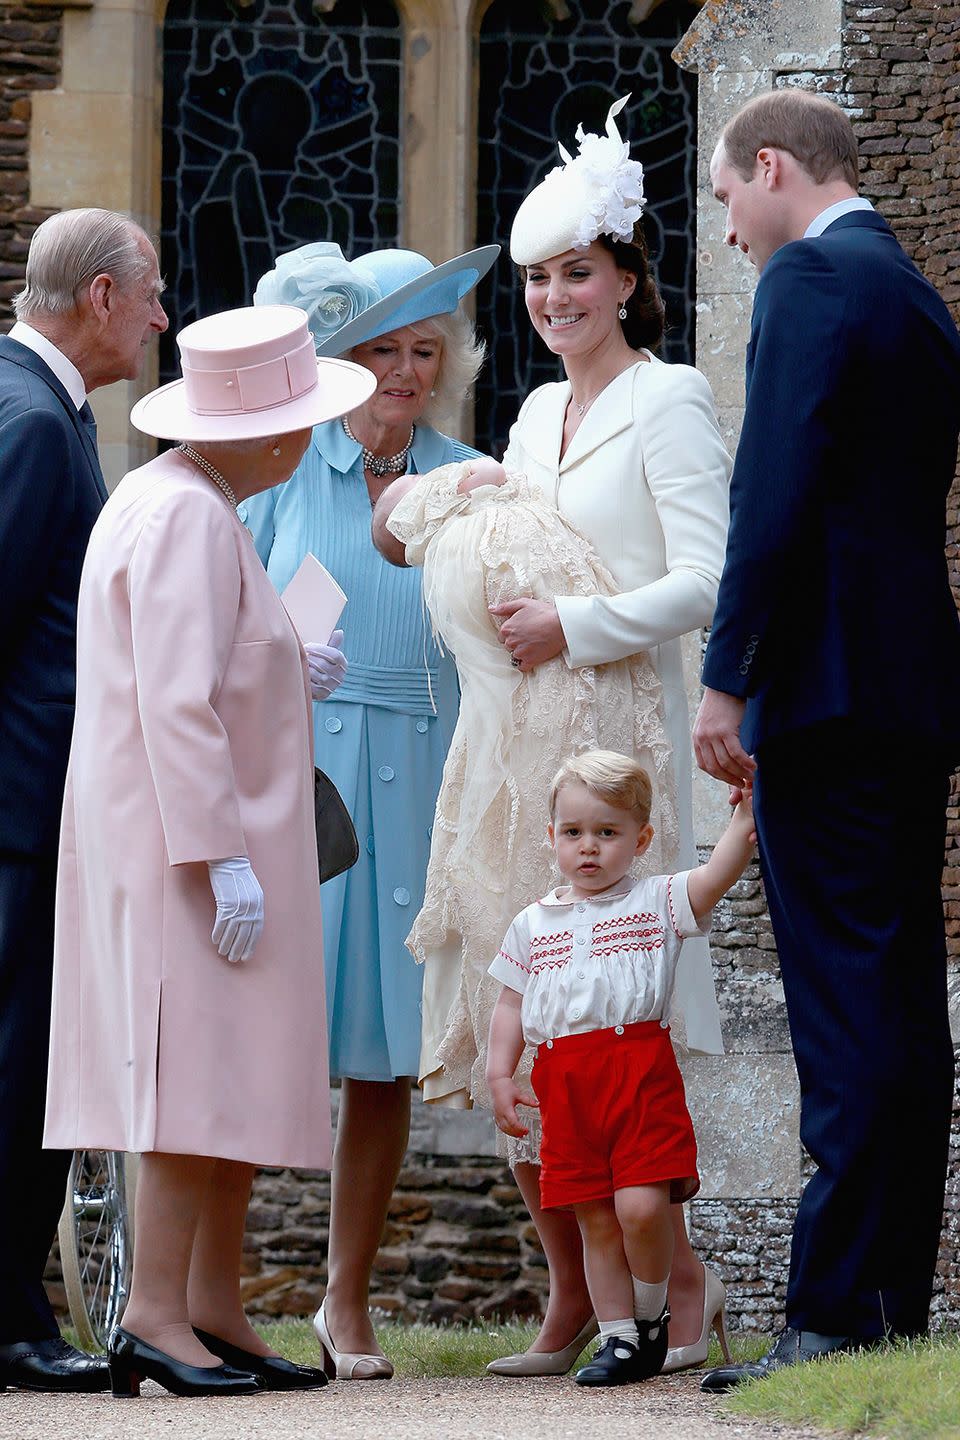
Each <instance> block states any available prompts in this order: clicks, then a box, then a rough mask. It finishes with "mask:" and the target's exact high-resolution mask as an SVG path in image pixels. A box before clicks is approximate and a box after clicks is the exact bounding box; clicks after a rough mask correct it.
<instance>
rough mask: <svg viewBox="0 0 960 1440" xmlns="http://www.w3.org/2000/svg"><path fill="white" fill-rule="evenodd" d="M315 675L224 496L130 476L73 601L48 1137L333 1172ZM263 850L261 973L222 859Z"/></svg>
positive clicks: (176, 476)
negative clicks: (218, 938) (220, 922)
mask: <svg viewBox="0 0 960 1440" xmlns="http://www.w3.org/2000/svg"><path fill="white" fill-rule="evenodd" d="M311 761H312V717H311V702H310V692H309V684H308V678H307V670H306V659H305V656H304V654H303V651H302V649H301V647H300V642H299V640H298V639H297V636H296V633H295V631H294V628H293V625H292V623H291V622H290V620H289V618H288V616H287V614H286V611H285V610H284V608H283V606H282V604H281V603H280V600H279V598H278V597H277V594H276V592H275V591H274V589H273V586H272V585H271V583H270V581H269V580H268V579H267V576H266V573H265V571H264V569H263V566H262V565H261V563H260V560H259V559H258V557H257V554H256V551H255V550H254V547H253V542H252V540H251V538H250V536H249V534H248V533H247V531H246V530H245V529H244V527H243V526H242V525H241V523H240V521H239V520H238V518H237V516H236V513H235V511H234V509H233V507H232V506H231V505H230V504H229V502H228V501H227V500H226V499H225V497H224V496H223V495H221V494H220V492H219V491H218V490H217V489H216V488H215V486H214V485H213V484H212V483H211V482H210V481H209V480H208V479H207V478H206V477H205V476H203V475H202V474H200V473H199V472H198V471H197V470H196V469H195V468H194V467H193V465H192V464H191V463H190V462H189V461H188V460H186V459H185V458H184V457H183V456H182V455H179V454H177V453H176V452H174V451H170V452H168V453H167V454H164V455H161V456H160V457H159V458H158V459H156V460H152V461H151V462H150V463H149V464H147V465H144V466H143V467H142V468H141V469H139V470H134V471H132V472H131V473H130V474H129V475H127V476H126V477H125V479H124V480H123V481H122V482H121V483H120V485H119V486H118V488H117V490H116V491H115V492H114V494H113V495H112V496H111V498H110V500H109V501H108V502H107V504H106V506H105V507H104V510H103V512H102V515H101V517H100V519H99V520H98V522H97V524H96V526H95V527H94V531H93V534H92V536H91V539H90V547H89V550H88V552H87V558H86V562H85V564H84V569H83V578H82V581H81V585H80V605H79V618H78V648H77V711H76V723H75V728H74V734H73V746H72V750H71V755H70V768H69V772H68V775H67V788H66V795H65V801H64V812H63V827H62V832H61V841H60V870H59V878H58V884H57V930H56V953H55V968H54V997H53V1019H52V1032H51V1041H50V1074H49V1085H48V1098H47V1119H46V1131H45V1137H44V1143H45V1145H47V1146H50V1147H55V1148H64V1149H74V1148H84V1147H86V1148H104V1149H112V1150H132V1151H144V1150H160V1151H168V1152H170V1153H175V1154H196V1155H216V1156H221V1157H223V1158H225V1159H231V1160H241V1161H248V1162H251V1163H253V1164H260V1165H296V1166H306V1167H309V1168H325V1167H327V1166H328V1165H329V1163H330V1106H329V1096H328V1085H327V1040H326V1020H325V1014H324V979H323V948H322V938H321V929H320V887H319V883H318V875H317V851H316V840H315V837H314V828H313V826H314V821H313V770H312V763H311ZM229 855H248V856H249V858H250V863H251V865H252V866H253V869H254V872H255V873H256V875H257V877H258V879H259V881H260V883H261V885H262V886H263V891H264V914H265V920H264V929H263V934H262V936H261V938H260V941H259V944H258V946H257V948H256V950H255V952H254V955H253V957H252V959H250V960H249V961H247V962H246V963H245V964H236V965H232V964H230V963H229V962H228V961H227V960H225V959H223V958H221V956H220V955H218V953H217V951H216V948H215V946H214V945H213V942H212V941H211V939H210V931H211V928H212V926H213V922H214V915H215V905H214V900H213V895H212V892H211V889H210V881H209V878H208V873H207V866H206V864H205V863H204V862H205V861H206V860H215V859H221V858H224V857H226V856H229Z"/></svg>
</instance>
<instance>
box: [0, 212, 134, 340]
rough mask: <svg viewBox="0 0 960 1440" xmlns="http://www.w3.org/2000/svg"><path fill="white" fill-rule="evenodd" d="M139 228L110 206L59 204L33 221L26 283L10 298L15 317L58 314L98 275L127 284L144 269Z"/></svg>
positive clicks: (77, 297) (29, 317)
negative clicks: (40, 219) (71, 207)
mask: <svg viewBox="0 0 960 1440" xmlns="http://www.w3.org/2000/svg"><path fill="white" fill-rule="evenodd" d="M142 236H143V231H142V230H141V229H140V227H139V225H137V224H136V223H135V221H133V220H132V219H131V218H130V217H129V216H128V215H120V214H118V213H117V212H116V211H114V210H97V209H93V208H91V209H85V210H61V211H60V213H59V214H58V215H51V216H50V218H49V220H44V221H43V223H42V224H41V225H38V226H37V229H36V231H35V232H34V236H33V239H32V240H31V241H30V250H29V253H28V255H27V275H26V285H25V287H24V289H23V290H21V291H20V294H19V295H17V297H16V298H15V300H14V302H13V309H14V313H15V314H16V317H17V319H18V320H26V321H29V320H30V319H31V317H33V316H40V315H63V314H65V313H67V312H68V311H70V310H73V309H74V308H75V306H76V304H77V301H78V299H79V297H80V296H81V295H82V294H83V292H84V291H85V290H86V289H87V288H88V287H89V285H90V284H91V282H92V281H93V280H94V279H96V277H97V276H98V275H109V276H110V278H111V280H114V281H115V282H116V283H117V284H118V285H120V286H123V287H126V286H127V285H129V284H131V283H132V282H133V281H135V280H138V279H139V278H140V277H141V276H142V275H144V274H145V273H146V271H147V269H148V267H149V265H150V260H149V257H148V256H146V255H145V254H144V253H143V250H142V249H141V248H140V240H141V238H142Z"/></svg>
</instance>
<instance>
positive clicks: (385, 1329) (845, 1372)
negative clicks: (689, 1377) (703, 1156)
mask: <svg viewBox="0 0 960 1440" xmlns="http://www.w3.org/2000/svg"><path fill="white" fill-rule="evenodd" d="M258 1328H259V1329H260V1330H261V1333H262V1334H263V1336H264V1338H265V1339H266V1340H268V1341H269V1343H270V1344H271V1345H273V1346H274V1347H275V1348H276V1349H277V1350H279V1351H280V1352H281V1353H282V1354H284V1355H286V1356H287V1357H288V1358H289V1359H290V1360H296V1361H299V1362H300V1363H301V1364H304V1365H316V1364H317V1363H318V1360H319V1351H318V1346H317V1340H316V1336H315V1335H314V1333H313V1327H312V1325H311V1324H310V1322H309V1320H284V1321H275V1322H271V1323H270V1324H266V1325H262V1326H260V1327H258ZM65 1334H67V1336H68V1338H74V1337H72V1336H71V1335H70V1333H69V1331H65ZM535 1334H536V1326H534V1325H530V1324H524V1323H520V1322H512V1323H507V1324H502V1325H492V1324H488V1325H389V1324H388V1325H382V1326H380V1327H379V1328H378V1329H377V1339H378V1340H379V1342H380V1344H381V1346H382V1348H383V1352H384V1354H385V1355H388V1356H389V1358H390V1359H391V1360H392V1361H393V1364H394V1366H395V1368H396V1372H397V1374H398V1375H399V1376H402V1377H404V1378H406V1379H439V1378H441V1377H449V1378H461V1377H467V1378H469V1377H470V1376H475V1377H479V1376H482V1375H483V1371H484V1367H485V1366H486V1365H487V1363H488V1361H490V1360H493V1359H495V1358H496V1357H497V1356H498V1355H509V1354H512V1353H513V1352H514V1351H517V1350H525V1349H526V1347H527V1346H528V1345H529V1344H530V1342H531V1340H532V1339H533V1337H534V1335H535ZM731 1347H732V1349H733V1358H734V1360H755V1359H758V1358H759V1357H760V1356H761V1355H763V1354H765V1353H766V1351H767V1350H768V1349H769V1348H770V1339H769V1337H767V1336H763V1335H736V1336H732V1337H731ZM721 1359H722V1357H721V1355H720V1352H719V1349H718V1347H717V1344H716V1341H714V1342H713V1343H712V1346H711V1350H710V1356H709V1361H708V1364H710V1365H718V1364H720V1362H721ZM705 1368H706V1367H705ZM518 1393H519V1392H518ZM720 1403H721V1407H722V1408H723V1409H724V1410H725V1411H726V1412H727V1413H729V1414H731V1415H742V1416H745V1417H749V1418H751V1419H756V1420H771V1421H779V1422H780V1423H781V1424H795V1425H809V1426H812V1427H815V1428H816V1429H819V1430H826V1431H832V1432H834V1433H835V1434H838V1435H845V1436H876V1437H883V1440H960V1336H958V1335H952V1336H946V1337H940V1338H938V1339H934V1340H929V1341H925V1342H923V1343H922V1344H914V1345H908V1344H904V1345H899V1346H896V1347H894V1348H891V1349H888V1350H875V1351H870V1352H866V1351H865V1352H863V1353H862V1354H860V1355H841V1356H836V1357H834V1358H828V1359H825V1360H822V1361H819V1362H817V1363H816V1364H812V1365H800V1366H797V1367H796V1368H791V1369H787V1370H781V1371H779V1372H778V1373H777V1374H775V1375H772V1376H771V1377H770V1378H769V1379H767V1380H763V1381H760V1382H758V1383H753V1384H748V1385H744V1386H742V1387H740V1388H739V1389H738V1390H736V1391H734V1392H732V1393H731V1394H730V1395H729V1396H728V1397H727V1398H726V1399H724V1400H723V1401H721V1402H720Z"/></svg>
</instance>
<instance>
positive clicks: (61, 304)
mask: <svg viewBox="0 0 960 1440" xmlns="http://www.w3.org/2000/svg"><path fill="white" fill-rule="evenodd" d="M161 290H162V286H161V282H160V275H159V271H158V268H157V257H156V253H155V251H154V248H153V246H152V245H151V243H150V241H149V239H148V238H147V236H146V235H145V234H144V233H143V231H142V230H140V229H139V228H138V226H136V225H135V224H133V222H132V221H130V220H128V219H126V218H125V217H124V216H121V215H115V214H113V213H112V212H110V211H108V210H94V209H91V210H72V211H64V212H63V213H61V214H59V215H56V216H53V217H52V218H51V219H49V220H46V221H44V223H43V224H42V225H41V226H40V227H39V228H38V230H37V231H36V233H35V235H34V237H33V241H32V243H31V246H30V253H29V255H28V257H27V277H26V288H25V289H24V290H23V292H22V293H21V294H20V295H19V296H18V297H17V300H16V302H15V308H16V312H17V317H18V319H17V323H16V325H14V327H13V330H12V331H11V332H10V334H9V336H6V337H3V338H0V575H2V577H3V620H2V625H0V1194H4V1195H13V1194H20V1195H23V1196H24V1197H25V1200H24V1203H23V1204H22V1205H21V1206H20V1209H19V1211H18V1219H17V1232H16V1235H15V1236H14V1237H12V1238H11V1240H10V1243H8V1244H5V1245H4V1246H3V1247H2V1248H0V1294H2V1297H3V1301H2V1305H0V1389H3V1388H5V1387H6V1386H8V1385H17V1386H21V1387H24V1388H26V1389H33V1390H102V1389H104V1388H106V1387H107V1385H108V1384H109V1378H108V1374H107V1366H106V1362H105V1361H101V1360H99V1359H93V1358H91V1357H90V1356H87V1355H82V1354H81V1353H80V1352H79V1351H77V1350H74V1349H73V1348H72V1347H71V1346H69V1345H67V1344H66V1342H65V1341H64V1340H62V1339H61V1337H60V1332H59V1330H58V1328H57V1323H56V1320H55V1319H54V1316H53V1312H52V1311H51V1309H50V1305H49V1302H48V1300H47V1297H46V1294H45V1291H44V1288H43V1281H42V1275H43V1270H44V1266H45V1264H46V1259H47V1253H48V1251H49V1249H50V1244H51V1242H52V1239H53V1235H54V1232H55V1230H56V1225H57V1217H58V1215H59V1213H60V1209H61V1207H62V1204H63V1193H64V1184H65V1181H66V1175H67V1170H68V1166H69V1160H70V1156H69V1154H68V1153H66V1152H61V1151H44V1150H43V1149H42V1148H41V1139H42V1135H43V1116H44V1100H45V1091H46V1070H47V1044H48V1037H49V1028H50V984H51V972H52V965H53V922H54V890H55V886H54V881H55V872H56V854H57V840H58V836H59V829H60V808H61V804H62V800H63V785H64V777H65V774H66V768H67V753H68V750H69V747H70V731H71V726H72V723H73V703H74V650H75V642H76V607H77V590H78V587H79V583H80V569H81V565H82V563H83V556H84V551H85V550H86V546H87V540H88V537H89V535H90V531H91V528H92V527H93V523H94V521H95V520H96V518H97V515H98V513H99V511H100V507H101V505H102V504H103V502H104V500H105V499H106V496H107V491H106V487H105V485H104V483H103V476H102V474H101V471H100V463H99V460H98V457H97V440H96V427H95V425H94V420H93V413H92V411H91V409H90V406H89V404H88V402H87V395H88V394H89V393H90V392H91V391H92V390H96V389H97V388H98V387H99V386H101V385H109V384H112V383H113V381H115V380H122V379H130V380H132V379H134V378H135V377H136V376H137V375H138V374H139V373H140V369H141V366H142V364H143V359H144V355H145V348H144V347H145V346H146V345H147V344H148V343H149V341H150V340H152V339H153V337H154V336H155V335H156V334H158V333H160V332H161V331H163V330H165V329H166V328H167V318H166V316H165V315H164V312H163V309H162V308H161V305H160V298H159V297H160V293H161Z"/></svg>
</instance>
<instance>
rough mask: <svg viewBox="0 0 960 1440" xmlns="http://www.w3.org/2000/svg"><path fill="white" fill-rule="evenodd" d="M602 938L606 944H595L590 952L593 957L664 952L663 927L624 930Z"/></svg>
mask: <svg viewBox="0 0 960 1440" xmlns="http://www.w3.org/2000/svg"><path fill="white" fill-rule="evenodd" d="M602 938H603V940H604V942H605V943H604V944H603V945H597V944H596V943H594V944H593V946H592V947H591V951H590V953H591V954H592V955H615V954H616V953H617V952H618V951H620V950H647V951H650V950H662V949H663V941H664V936H663V926H662V925H654V926H652V927H644V926H636V927H634V928H633V929H627V928H624V929H623V930H618V931H617V932H616V933H615V934H612V935H604V936H603V937H602Z"/></svg>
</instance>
